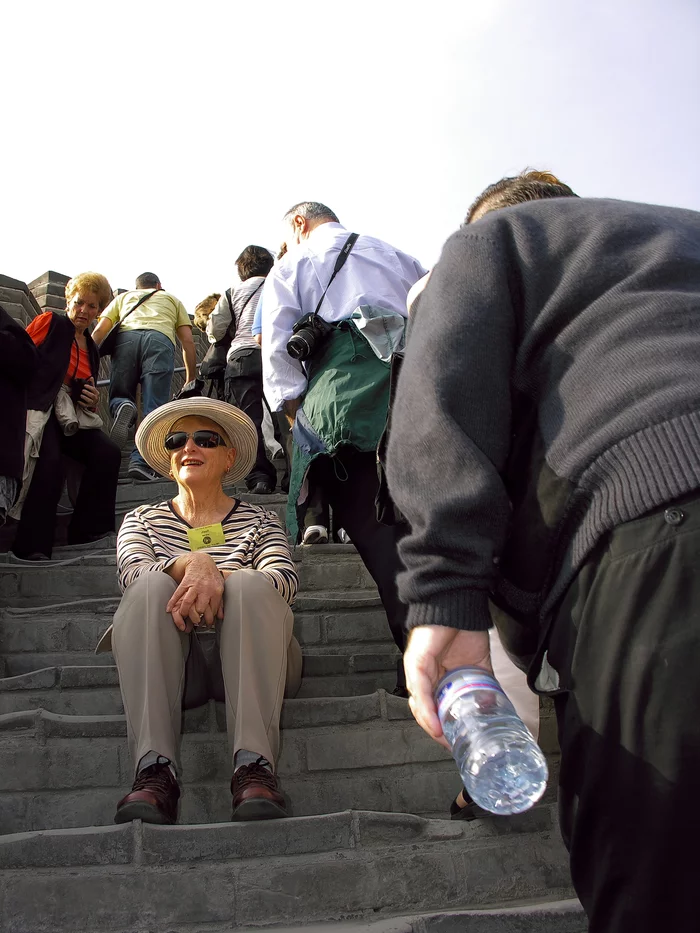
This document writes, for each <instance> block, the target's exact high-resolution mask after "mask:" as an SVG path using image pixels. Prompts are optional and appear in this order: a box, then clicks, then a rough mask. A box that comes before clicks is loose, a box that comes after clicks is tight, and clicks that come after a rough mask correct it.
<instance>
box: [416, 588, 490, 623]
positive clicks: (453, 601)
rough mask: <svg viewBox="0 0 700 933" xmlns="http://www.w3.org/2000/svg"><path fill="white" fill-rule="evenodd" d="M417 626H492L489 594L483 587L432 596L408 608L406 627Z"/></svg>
mask: <svg viewBox="0 0 700 933" xmlns="http://www.w3.org/2000/svg"><path fill="white" fill-rule="evenodd" d="M417 625H446V626H448V627H449V628H457V629H462V630H463V631H466V632H485V631H486V630H487V629H490V628H492V626H493V622H492V620H491V613H490V612H489V597H488V593H486V592H485V591H484V590H452V591H451V592H447V593H441V594H440V595H439V596H435V597H434V598H433V599H431V600H430V602H428V603H413V604H412V605H410V606H409V607H408V616H407V618H406V629H407V630H408V631H410V630H411V629H413V628H415V627H416V626H417Z"/></svg>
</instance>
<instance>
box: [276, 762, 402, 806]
mask: <svg viewBox="0 0 700 933" xmlns="http://www.w3.org/2000/svg"><path fill="white" fill-rule="evenodd" d="M391 781H392V775H391V774H390V773H386V772H385V771H383V770H380V769H377V770H372V769H356V770H355V771H354V772H352V773H348V772H342V771H341V772H335V773H328V774H314V775H308V774H297V775H291V774H290V775H283V776H282V779H281V782H280V784H281V787H282V791H283V792H284V794H285V795H286V796H287V797H288V799H289V801H290V804H291V812H292V815H294V816H303V815H313V814H323V813H337V812H339V811H341V810H391V808H392V803H391Z"/></svg>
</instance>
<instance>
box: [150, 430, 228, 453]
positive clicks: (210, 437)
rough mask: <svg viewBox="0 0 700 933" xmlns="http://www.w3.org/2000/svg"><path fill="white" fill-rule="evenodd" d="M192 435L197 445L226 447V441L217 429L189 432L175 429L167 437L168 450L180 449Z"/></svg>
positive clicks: (166, 445) (166, 446)
mask: <svg viewBox="0 0 700 933" xmlns="http://www.w3.org/2000/svg"><path fill="white" fill-rule="evenodd" d="M188 437H191V438H192V440H193V441H194V442H195V444H196V445H197V447H207V448H211V447H225V446H226V441H225V440H224V439H223V437H222V436H221V435H220V434H217V433H216V431H206V430H202V431H193V432H192V434H188V433H187V432H186V431H174V432H173V433H172V434H168V436H167V437H166V438H165V449H166V450H170V451H173V450H180V448H181V447H184V446H185V444H186V443H187V438H188Z"/></svg>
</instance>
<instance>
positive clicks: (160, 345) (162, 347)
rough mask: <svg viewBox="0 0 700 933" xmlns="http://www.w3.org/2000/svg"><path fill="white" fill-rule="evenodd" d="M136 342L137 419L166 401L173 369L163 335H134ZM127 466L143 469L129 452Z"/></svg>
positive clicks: (172, 355) (170, 351)
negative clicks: (139, 337) (139, 414)
mask: <svg viewBox="0 0 700 933" xmlns="http://www.w3.org/2000/svg"><path fill="white" fill-rule="evenodd" d="M138 333H139V334H140V335H141V340H140V372H141V417H142V418H145V417H146V415H149V414H150V413H151V412H152V411H155V409H156V408H160V406H161V405H165V403H166V402H169V401H170V389H171V387H172V381H173V370H174V368H175V347H174V345H173V343H172V341H171V340H170V338H168V337H166V336H165V334H161V333H160V332H159V331H157V330H142V331H138ZM130 466H132V467H133V466H140V467H147V464H146V461H145V460H144V459H143V457H142V456H141V454H140V453H139V452H138V450H136V448H135V447H134V450H133V451H132V454H131V457H130Z"/></svg>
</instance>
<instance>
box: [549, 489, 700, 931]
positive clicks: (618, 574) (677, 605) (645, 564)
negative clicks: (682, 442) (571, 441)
mask: <svg viewBox="0 0 700 933" xmlns="http://www.w3.org/2000/svg"><path fill="white" fill-rule="evenodd" d="M549 660H550V662H551V663H552V665H553V666H554V668H555V669H556V670H557V671H558V672H559V674H560V678H561V682H562V686H563V687H565V688H566V689H567V692H565V693H562V694H560V695H558V696H556V697H555V704H556V711H557V720H558V725H559V741H560V744H561V754H562V760H561V776H560V818H561V827H562V833H563V836H564V841H565V842H566V844H567V846H568V848H569V851H570V854H571V874H572V878H573V881H574V886H575V888H576V893H577V894H578V896H579V898H580V900H581V902H582V904H583V906H584V909H585V910H586V913H587V914H588V918H589V922H590V933H630V931H634V933H646V931H655V933H658V931H659V930H662V929H669V930H683V931H686V930H687V931H690V930H696V929H700V919H699V918H698V908H697V892H696V890H695V887H696V884H697V881H696V879H697V877H698V876H699V875H700V846H699V845H698V838H699V833H700V806H699V805H698V800H699V793H698V788H699V787H700V676H699V674H698V671H700V494H698V493H696V494H694V496H691V497H686V499H685V500H679V501H678V502H676V503H673V504H672V505H670V506H668V507H667V508H661V509H658V510H656V511H654V512H652V513H649V514H648V515H647V516H644V517H642V518H640V519H637V520H636V521H633V522H629V523H627V524H624V525H620V526H619V527H618V528H616V529H615V530H614V531H613V532H612V533H610V535H609V536H608V537H607V538H606V539H605V540H604V541H603V542H602V543H601V544H600V545H599V547H598V549H597V550H596V552H595V553H594V554H593V555H592V556H591V558H590V559H589V560H588V562H587V563H586V564H585V565H584V567H583V568H582V569H581V571H580V572H579V574H578V576H577V578H576V580H575V581H574V583H573V584H572V585H571V587H570V588H569V591H568V592H567V594H566V595H565V597H564V600H563V603H562V605H561V606H560V608H559V610H558V613H557V616H556V619H555V622H554V625H553V629H552V633H551V638H550V645H549Z"/></svg>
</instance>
